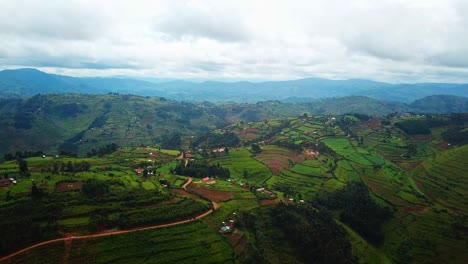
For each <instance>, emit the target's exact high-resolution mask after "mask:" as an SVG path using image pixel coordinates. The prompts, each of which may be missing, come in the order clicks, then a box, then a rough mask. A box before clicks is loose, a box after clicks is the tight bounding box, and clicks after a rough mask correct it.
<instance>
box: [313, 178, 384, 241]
mask: <svg viewBox="0 0 468 264" xmlns="http://www.w3.org/2000/svg"><path fill="white" fill-rule="evenodd" d="M316 202H317V203H318V204H320V205H322V206H325V207H327V208H328V209H331V210H340V211H341V213H340V220H341V221H342V222H343V223H346V224H348V225H349V226H350V227H351V228H352V229H354V230H355V231H356V232H357V233H359V234H360V235H361V236H362V237H364V238H365V239H366V240H368V241H369V242H371V243H372V244H374V245H380V244H382V242H383V240H384V236H383V232H382V224H383V223H384V222H385V221H386V220H388V219H390V218H391V217H392V212H391V211H390V210H389V209H388V208H385V207H382V206H380V205H378V204H377V203H375V202H374V201H373V200H372V198H371V197H370V194H369V190H368V189H367V187H366V185H364V183H362V182H352V183H349V184H348V185H346V186H345V187H344V188H343V189H341V190H339V191H337V192H335V193H334V194H332V195H329V196H327V197H322V198H318V199H317V200H316Z"/></svg>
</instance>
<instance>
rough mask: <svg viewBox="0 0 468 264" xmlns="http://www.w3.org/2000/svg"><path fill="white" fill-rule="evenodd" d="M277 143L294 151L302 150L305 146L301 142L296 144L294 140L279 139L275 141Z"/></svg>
mask: <svg viewBox="0 0 468 264" xmlns="http://www.w3.org/2000/svg"><path fill="white" fill-rule="evenodd" d="M274 144H275V145H277V146H280V147H285V148H287V149H289V150H292V151H302V149H303V147H302V145H301V144H296V143H294V142H293V141H292V140H278V141H276V142H274Z"/></svg>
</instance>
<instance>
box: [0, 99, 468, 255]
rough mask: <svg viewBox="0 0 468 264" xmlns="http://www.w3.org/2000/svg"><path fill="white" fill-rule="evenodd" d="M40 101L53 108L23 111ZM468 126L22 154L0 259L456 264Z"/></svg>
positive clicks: (256, 128)
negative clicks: (175, 147)
mask: <svg viewBox="0 0 468 264" xmlns="http://www.w3.org/2000/svg"><path fill="white" fill-rule="evenodd" d="M68 96H69V97H70V98H69V99H72V98H73V99H74V100H75V101H76V102H77V103H80V101H79V97H76V98H74V97H73V96H76V95H68ZM90 97H91V98H94V99H92V100H98V101H101V102H104V101H105V100H107V101H105V102H104V103H111V102H113V101H112V100H117V99H116V98H118V97H116V96H111V95H108V96H106V97H104V98H102V97H100V96H90ZM58 98H61V97H58ZM96 98H97V99H96ZM56 99H57V98H55V100H56ZM144 99H146V98H141V97H135V96H129V97H128V99H127V100H128V101H129V102H130V106H132V107H133V108H139V107H140V109H141V106H140V105H138V104H136V103H135V102H138V101H139V100H144ZM44 100H49V102H52V101H53V100H54V97H53V96H52V97H46V96H44V97H43V96H40V97H36V98H35V101H33V102H30V103H29V104H28V105H29V106H30V107H32V106H31V105H32V103H35V104H36V106H37V105H39V103H40V102H43V101H44ZM92 100H90V101H92ZM102 100H104V101H102ZM117 102H118V103H119V104H121V105H123V106H122V109H126V111H127V113H128V111H129V110H128V109H127V108H126V104H125V103H124V102H120V101H118V100H117ZM148 102H150V103H151V104H152V106H153V107H155V108H158V107H159V108H161V107H163V106H168V105H171V104H173V102H168V101H160V99H157V98H150V99H149V101H148ZM270 103H271V102H270ZM78 106H80V104H78ZM23 107H24V105H23ZM88 107H95V106H93V105H92V104H90V105H89V106H88ZM112 107H114V106H112ZM206 107H207V106H205V108H206ZM80 109H81V111H82V112H86V108H85V107H84V106H81V108H80ZM191 109H192V110H194V109H197V108H191ZM101 110H102V109H101ZM2 111H5V109H2ZM49 111H50V110H49ZM59 113H62V114H64V113H69V112H67V111H65V112H63V109H62V111H59V112H57V113H55V115H59ZM107 114H108V115H109V120H113V121H112V122H110V123H115V120H114V119H112V118H113V113H112V111H111V110H109V112H108V113H107ZM202 116H203V114H202ZM68 118H70V117H68ZM467 124H468V115H467V114H452V115H430V116H422V115H416V114H404V115H397V114H391V115H387V116H385V117H379V118H373V119H369V118H368V117H367V116H365V115H362V114H361V115H360V114H354V115H335V116H328V115H322V116H313V117H312V116H304V115H303V116H301V117H295V118H274V119H266V120H261V121H259V122H238V123H233V124H229V125H227V126H222V127H220V128H217V129H213V130H209V131H207V133H202V134H198V135H195V136H194V137H193V138H192V137H189V138H186V139H185V140H187V144H186V145H185V146H183V147H182V148H183V150H182V151H179V150H169V149H164V148H160V147H159V146H155V145H150V146H149V147H148V146H143V147H140V146H138V147H120V148H118V147H115V146H113V147H110V148H106V149H104V150H100V151H98V152H97V153H95V154H93V155H91V157H87V158H82V157H80V158H74V157H70V156H67V155H59V156H55V155H48V154H47V155H45V156H42V153H35V154H34V153H24V152H23V153H18V154H17V155H16V157H9V160H8V161H6V162H3V163H0V173H1V174H2V175H4V176H5V177H6V179H4V180H3V182H5V181H8V183H7V184H6V185H5V186H3V187H0V212H1V213H2V215H4V216H5V217H3V218H2V219H0V227H1V228H2V230H5V231H4V232H3V233H2V235H3V236H2V239H0V256H1V257H0V260H1V261H4V263H63V262H69V263H75V262H90V261H92V262H95V263H109V262H125V263H138V262H158V263H159V262H160V263H174V262H182V263H185V262H188V263H192V262H194V261H195V262H201V263H205V262H210V261H213V262H216V263H219V262H221V263H252V262H254V263H265V262H266V263H291V262H297V261H301V262H304V263H308V262H309V260H311V259H313V260H314V262H318V263H465V262H466V261H465V260H466V259H467V257H468V255H467V252H466V250H464V249H465V246H466V242H467V241H468V233H467V232H466V230H467V229H468V225H467V222H466V214H467V207H466V202H465V200H466V199H463V198H464V197H465V196H466V188H464V187H465V186H466V177H467V175H468V174H467V168H466V161H465V159H466V158H465V157H466V153H467V151H468V149H467V145H466V144H465V143H463V142H465V140H466V139H467V135H466V133H464V128H465V127H466V126H467ZM93 127H96V128H98V127H99V122H97V121H96V122H94V124H93ZM421 127H423V128H422V129H421ZM133 128H135V129H136V128H137V126H133ZM448 131H458V134H457V133H454V132H450V133H447V132H448ZM88 133H91V134H88ZM91 135H92V132H89V131H88V132H86V133H85V137H90V136H91ZM457 138H458V139H457ZM234 139H237V140H234ZM447 140H450V142H451V144H448V143H447V142H448V141H447ZM9 178H12V179H13V180H15V182H14V183H13V182H12V181H11V180H9ZM33 179H34V180H33ZM25 210H27V211H28V212H29V214H27V215H24V213H22V212H24V211H25ZM52 239H58V242H57V241H55V242H54V240H52ZM42 241H50V242H47V243H46V244H44V245H42V246H37V247H34V248H31V249H29V250H27V251H26V252H19V254H16V255H13V256H11V257H9V256H6V255H7V254H8V253H12V252H15V251H16V250H18V249H20V248H25V247H27V246H30V245H34V244H35V243H39V242H42ZM311 249H313V250H311ZM50 252H53V254H50ZM84 253H86V254H84ZM3 256H5V259H2V257H3Z"/></svg>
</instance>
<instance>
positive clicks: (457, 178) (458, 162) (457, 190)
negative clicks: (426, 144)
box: [415, 145, 468, 214]
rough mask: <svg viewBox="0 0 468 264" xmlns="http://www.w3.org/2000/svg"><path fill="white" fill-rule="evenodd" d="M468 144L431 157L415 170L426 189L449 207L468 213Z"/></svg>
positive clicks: (420, 185)
mask: <svg viewBox="0 0 468 264" xmlns="http://www.w3.org/2000/svg"><path fill="white" fill-rule="evenodd" d="M467 157H468V145H464V146H461V147H456V148H453V149H451V150H447V151H444V152H441V153H439V154H438V155H437V156H436V157H435V158H431V159H428V160H427V161H424V162H423V163H422V166H420V167H419V168H417V169H416V172H415V174H416V180H417V181H418V182H419V187H420V188H421V189H422V191H423V192H425V193H427V194H428V196H429V198H432V199H434V200H435V201H436V202H437V203H440V204H442V205H444V206H447V207H449V208H453V209H454V210H456V211H460V212H462V213H464V214H468V200H467V197H468V194H467V191H468V159H467Z"/></svg>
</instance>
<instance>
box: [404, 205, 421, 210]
mask: <svg viewBox="0 0 468 264" xmlns="http://www.w3.org/2000/svg"><path fill="white" fill-rule="evenodd" d="M424 209H426V206H424V205H415V206H411V207H406V208H405V212H422V211H424Z"/></svg>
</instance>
